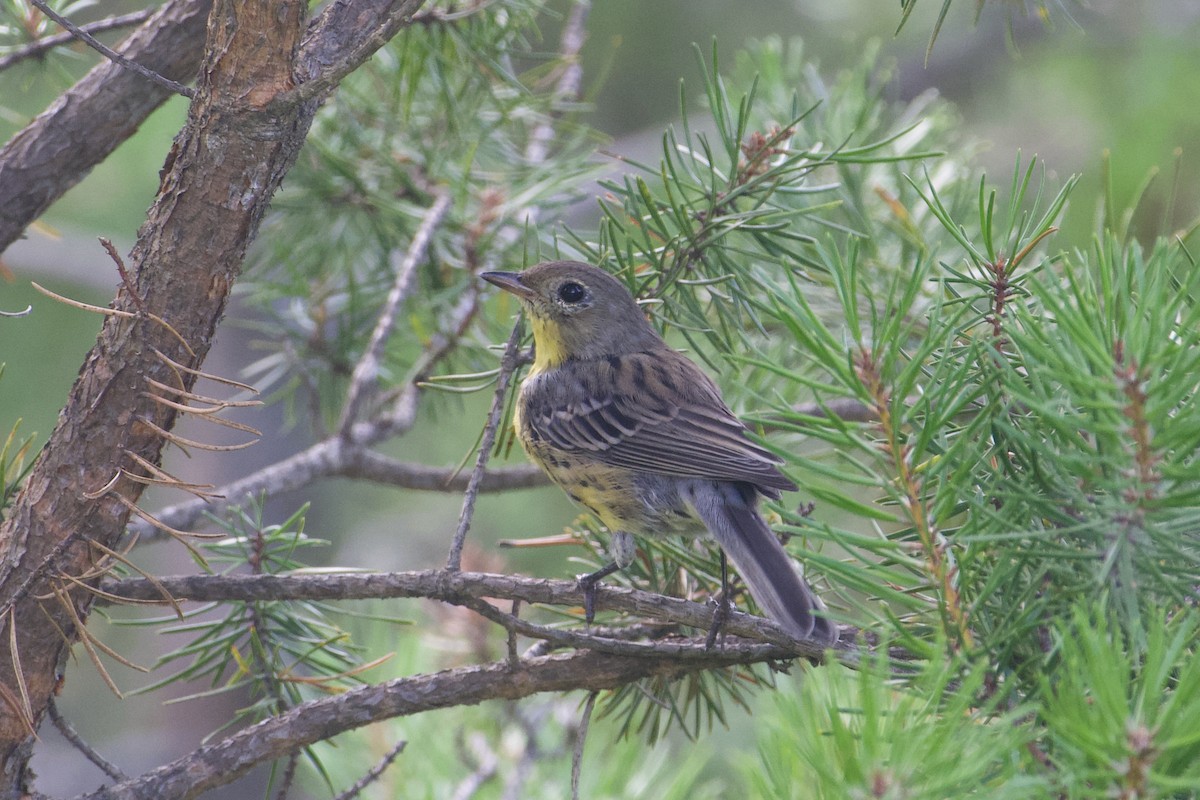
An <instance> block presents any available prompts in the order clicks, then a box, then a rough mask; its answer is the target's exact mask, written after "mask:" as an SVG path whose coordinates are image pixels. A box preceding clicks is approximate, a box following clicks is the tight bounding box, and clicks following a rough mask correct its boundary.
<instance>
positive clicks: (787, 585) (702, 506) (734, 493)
mask: <svg viewBox="0 0 1200 800" xmlns="http://www.w3.org/2000/svg"><path fill="white" fill-rule="evenodd" d="M745 488H746V489H748V490H749V491H746V492H745V494H749V495H750V498H749V499H747V498H746V497H745V496H744V494H743V491H742V489H743V487H740V486H738V485H736V484H731V483H716V484H714V483H709V482H703V483H700V482H698V485H697V486H696V487H695V488H694V490H693V491H692V492H690V495H691V496H690V497H689V500H691V503H692V507H693V508H694V509H695V511H696V513H697V515H699V517H700V518H701V519H702V520H703V521H704V524H705V526H706V527H707V528H708V530H709V532H710V533H712V535H713V537H714V538H715V539H716V540H717V543H718V544H720V545H721V548H722V549H723V550H724V551H725V554H726V555H727V556H729V559H730V560H731V561H732V562H733V564H734V566H735V567H737V570H738V573H739V574H741V576H742V578H744V579H745V581H746V585H747V586H749V587H750V594H751V595H753V596H754V599H755V600H756V601H757V602H758V604H759V605H760V606H762V607H763V609H764V610H765V611H766V612H767V614H768V615H770V617H771V618H772V619H774V620H775V621H776V622H778V623H779V624H780V625H781V626H783V628H784V629H786V630H787V631H788V632H789V633H791V634H792V635H793V636H795V637H796V638H798V639H814V640H816V641H819V642H824V643H826V644H833V643H834V642H836V641H837V626H836V625H835V624H834V623H833V621H832V620H829V619H827V618H826V617H824V616H817V615H816V614H814V613H813V612H814V611H819V610H821V609H823V608H824V606H823V605H822V604H821V601H820V600H818V599H817V596H816V595H815V594H813V591H812V589H810V588H809V587H808V584H806V583H805V582H804V579H803V578H801V577H800V575H799V574H797V572H796V569H795V567H793V566H792V561H791V558H790V557H789V556H788V554H787V553H786V552H785V551H784V549H783V546H782V545H780V544H779V540H778V539H777V538H775V534H774V533H772V531H771V529H770V528H768V527H767V523H766V522H765V521H764V520H763V518H762V516H761V515H759V513H758V509H757V508H756V507H755V506H756V502H755V499H756V498H755V495H754V493H753V492H754V490H753V489H751V488H750V487H745ZM714 490H715V491H714Z"/></svg>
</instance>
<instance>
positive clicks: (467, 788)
mask: <svg viewBox="0 0 1200 800" xmlns="http://www.w3.org/2000/svg"><path fill="white" fill-rule="evenodd" d="M460 747H462V748H463V750H464V752H463V753H461V754H460V756H459V757H460V758H461V759H462V760H463V761H466V760H467V759H468V758H470V759H472V760H474V761H475V765H474V766H475V769H474V771H473V772H471V774H470V775H468V776H467V777H465V778H463V779H462V780H461V781H459V784H458V786H457V787H455V789H454V794H453V795H451V798H452V800H471V798H472V797H474V796H475V794H476V793H477V792H478V791H479V790H480V789H482V788H483V786H484V784H486V783H487V782H488V781H490V780H492V779H493V778H495V777H496V772H497V770H498V769H499V766H500V759H499V758H498V757H497V756H496V751H495V750H493V749H492V748H491V747H489V746H488V743H487V739H485V738H484V737H483V735H482V734H480V733H478V732H474V733H473V734H472V735H471V737H470V739H468V740H467V741H466V742H461V743H460Z"/></svg>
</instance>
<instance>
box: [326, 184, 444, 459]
mask: <svg viewBox="0 0 1200 800" xmlns="http://www.w3.org/2000/svg"><path fill="white" fill-rule="evenodd" d="M449 208H450V195H449V194H446V193H444V192H443V193H440V194H439V195H438V196H437V199H436V200H435V201H434V202H433V205H432V206H430V207H429V210H428V211H426V212H425V216H424V217H423V218H422V219H421V224H420V226H419V227H418V228H417V232H416V233H415V234H413V238H412V242H411V243H410V244H409V246H408V250H407V251H405V253H404V258H403V260H401V261H400V263H399V264H398V265H396V280H395V282H394V283H393V284H392V289H391V291H389V292H388V296H387V300H386V301H385V302H384V304H383V310H382V311H380V312H379V320H378V321H377V322H376V323H375V330H373V331H372V332H371V339H370V341H369V342H368V343H367V347H366V349H365V350H364V351H363V354H362V357H361V358H359V360H358V364H356V365H355V367H354V374H353V376H352V377H351V379H350V388H349V389H347V390H346V403H345V406H344V407H343V408H342V420H341V422H340V423H339V424H338V430H339V431H340V432H341V434H342V436H347V435H348V434H349V432H350V427H351V426H352V425H353V424H354V423H355V422H356V421H358V416H359V413H360V412H361V411H362V407H363V403H364V402H366V399H367V396H368V395H369V394H370V392H371V390H372V389H374V388H375V384H376V382H377V380H378V379H379V363H380V361H381V360H382V358H383V348H384V346H385V345H386V344H387V340H388V338H389V337H390V336H391V335H392V331H393V330H394V329H395V326H396V314H397V313H398V312H399V311H400V306H401V305H403V303H404V300H405V298H407V297H408V294H409V292H410V291H412V285H413V276H414V275H416V272H417V264H419V263H420V262H421V261H422V260H423V259H424V258H425V253H426V251H427V250H428V249H429V242H430V240H431V239H432V238H433V232H434V231H435V230H436V229H437V226H438V225H439V224H441V221H442V218H443V217H444V216H445V215H446V211H447V209H449Z"/></svg>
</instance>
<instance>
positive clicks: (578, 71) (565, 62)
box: [525, 0, 591, 164]
mask: <svg viewBox="0 0 1200 800" xmlns="http://www.w3.org/2000/svg"><path fill="white" fill-rule="evenodd" d="M590 9H591V2H590V0H576V2H575V3H574V5H572V6H571V11H570V13H569V14H568V16H567V21H566V23H565V24H564V25H563V30H562V35H561V36H559V39H558V58H559V61H560V62H561V64H562V74H560V75H559V77H558V83H556V84H555V86H554V95H555V99H557V100H574V99H575V98H577V97H578V96H579V91H580V87H581V85H582V83H583V64H582V63H580V60H579V53H580V51H581V50H583V45H584V43H585V42H586V41H587V27H586V26H587V18H588V11H589V10H590ZM556 134H557V131H556V130H555V129H554V123H553V121H552V119H546V120H544V121H543V122H542V123H541V124H540V125H538V126H537V127H536V128H534V130H533V133H532V134H531V135H530V137H529V143H528V144H527V145H526V147H525V158H526V159H527V160H528V161H529V163H531V164H541V163H542V162H543V161H545V160H546V157H547V156H548V155H549V150H550V142H552V141H553V140H554V137H555V135H556Z"/></svg>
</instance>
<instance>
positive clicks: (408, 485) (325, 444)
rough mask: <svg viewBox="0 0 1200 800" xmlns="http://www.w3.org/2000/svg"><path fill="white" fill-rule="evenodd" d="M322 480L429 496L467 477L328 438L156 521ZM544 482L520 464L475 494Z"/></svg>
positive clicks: (146, 530) (145, 524) (147, 528)
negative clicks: (364, 483) (366, 482)
mask: <svg viewBox="0 0 1200 800" xmlns="http://www.w3.org/2000/svg"><path fill="white" fill-rule="evenodd" d="M322 478H353V479H357V480H369V481H374V482H375V483H379V484H383V485H388V486H395V487H398V488H401V489H416V490H419V491H431V492H461V491H463V490H464V489H466V488H467V483H468V481H469V476H468V475H465V474H463V473H462V472H461V471H460V470H458V469H455V468H452V467H430V466H427V465H425V464H414V463H411V462H405V461H398V460H396V459H393V458H389V457H388V456H383V455H380V454H378V453H375V452H372V451H370V450H367V449H366V448H361V447H358V446H355V445H349V444H346V443H345V442H343V441H342V440H341V439H339V438H338V437H336V436H332V437H330V438H328V439H325V440H324V441H321V442H318V443H316V444H314V445H312V446H311V447H308V448H306V449H304V450H302V451H300V452H299V453H296V454H295V455H291V456H288V457H287V458H284V459H282V460H280V461H277V462H275V463H274V464H269V465H268V466H266V467H263V468H262V469H260V470H258V471H256V472H254V473H252V474H250V475H247V476H246V477H244V478H239V479H238V480H236V481H233V482H232V483H228V484H226V485H224V486H219V487H216V488H215V489H210V487H205V488H206V493H207V494H209V495H211V496H210V497H207V498H197V499H192V500H186V501H184V502H182V503H177V504H175V505H173V506H168V507H167V508H164V509H162V510H161V511H159V512H158V513H157V514H156V515H155V519H157V520H158V521H159V522H160V523H162V524H163V525H166V526H168V527H171V528H184V529H187V528H191V527H193V526H194V525H196V523H197V522H198V521H199V520H200V518H201V517H202V516H203V515H204V514H221V513H223V512H224V511H225V510H226V509H227V508H230V507H232V506H238V505H241V504H243V503H245V502H246V501H247V500H248V499H251V498H255V497H258V496H260V495H263V494H266V495H273V494H278V493H280V492H288V491H293V490H295V489H299V488H302V487H304V486H307V485H309V484H311V483H313V482H314V481H317V480H320V479H322ZM547 483H548V481H547V479H546V477H545V475H544V474H543V473H542V472H541V470H539V469H538V468H537V467H535V466H533V465H531V464H522V465H520V466H515V467H506V468H504V469H494V470H487V471H485V472H484V473H483V476H482V478H481V480H480V485H479V491H480V492H486V493H492V492H506V491H510V490H513V489H528V488H534V487H538V486H545V485H546V484H547ZM159 530H160V529H158V528H157V526H155V525H153V524H152V523H150V522H149V521H147V520H133V521H131V522H130V524H129V533H130V534H137V535H140V536H143V537H147V539H148V540H153V539H156V538H158V536H159V533H157V532H156V531H159Z"/></svg>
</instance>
